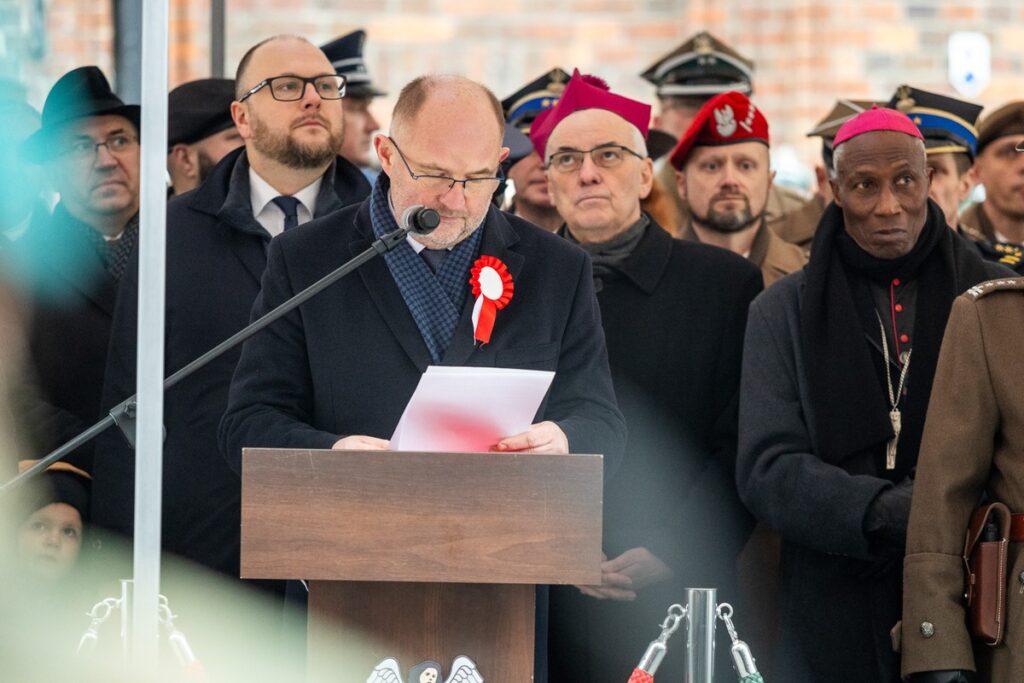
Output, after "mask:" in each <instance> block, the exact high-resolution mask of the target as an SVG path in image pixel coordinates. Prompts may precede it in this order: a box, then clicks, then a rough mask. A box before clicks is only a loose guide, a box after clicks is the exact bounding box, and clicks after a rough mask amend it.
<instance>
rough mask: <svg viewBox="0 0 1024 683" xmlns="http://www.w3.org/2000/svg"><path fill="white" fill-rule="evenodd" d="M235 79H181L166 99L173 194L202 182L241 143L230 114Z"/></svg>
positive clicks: (168, 154)
mask: <svg viewBox="0 0 1024 683" xmlns="http://www.w3.org/2000/svg"><path fill="white" fill-rule="evenodd" d="M234 99H235V81H234V80H233V79H231V78H200V79H199V80H196V81H189V82H188V83H182V84H181V85H179V86H178V87H177V88H175V89H174V90H172V91H171V94H170V95H169V96H168V100H167V172H168V173H169V174H170V176H171V186H172V187H173V188H174V194H185V193H186V192H188V191H189V190H191V189H193V188H195V187H197V186H198V185H200V184H201V183H202V182H203V181H204V180H206V177H207V176H208V175H210V171H212V170H213V167H214V166H216V165H217V162H219V161H220V160H221V159H223V158H224V157H226V156H227V155H228V153H230V152H232V151H234V150H236V149H238V148H239V147H241V145H242V137H241V136H240V135H239V134H238V129H237V128H235V122H234V120H233V119H232V118H231V102H232V101H234Z"/></svg>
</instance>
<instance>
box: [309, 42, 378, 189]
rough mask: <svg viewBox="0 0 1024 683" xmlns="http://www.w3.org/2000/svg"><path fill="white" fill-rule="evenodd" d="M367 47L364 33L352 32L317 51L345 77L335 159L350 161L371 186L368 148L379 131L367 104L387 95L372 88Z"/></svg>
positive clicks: (373, 173)
mask: <svg viewBox="0 0 1024 683" xmlns="http://www.w3.org/2000/svg"><path fill="white" fill-rule="evenodd" d="M365 43H366V31H363V30H362V29H359V30H356V31H352V33H349V34H346V35H344V36H342V37H341V38H338V39H337V40H334V41H332V42H330V43H327V44H326V45H321V46H320V49H321V50H323V51H324V54H325V55H327V59H329V60H331V65H332V66H333V67H334V70H335V71H336V72H337V73H338V75H339V76H344V77H345V79H346V81H347V84H346V86H345V105H344V107H343V114H344V119H345V136H344V138H343V140H342V143H341V147H340V148H339V149H338V155H339V156H341V157H344V158H346V159H348V160H349V161H351V162H352V163H353V164H355V165H356V166H358V167H359V168H360V170H362V172H363V174H364V175H366V177H367V179H368V180H370V182H373V180H374V179H375V178H376V177H377V173H378V171H377V169H376V168H374V167H373V166H372V161H371V159H370V147H371V146H372V143H373V137H372V136H373V134H374V132H376V131H377V129H379V128H380V122H379V121H377V119H376V117H374V115H373V112H371V111H370V103H371V102H373V99H374V98H375V97H384V96H385V95H387V93H386V92H384V91H383V90H381V89H380V88H378V87H377V86H375V85H374V84H373V81H372V80H371V78H370V71H369V69H367V68H366V61H365V60H364V59H363V45H364V44H365Z"/></svg>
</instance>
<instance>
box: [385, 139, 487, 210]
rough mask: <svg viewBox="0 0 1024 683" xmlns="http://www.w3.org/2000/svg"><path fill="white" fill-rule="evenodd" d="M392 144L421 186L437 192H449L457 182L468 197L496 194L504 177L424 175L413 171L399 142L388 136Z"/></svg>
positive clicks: (410, 173) (406, 167)
mask: <svg viewBox="0 0 1024 683" xmlns="http://www.w3.org/2000/svg"><path fill="white" fill-rule="evenodd" d="M388 140H390V141H391V144H392V145H394V147H395V151H396V152H398V158H399V159H401V160H402V163H403V164H405V170H407V171H408V172H409V176H410V177H411V178H412V179H413V180H415V181H418V182H419V183H420V187H422V188H423V189H425V190H427V191H429V192H432V193H433V192H436V193H437V194H444V193H445V192H448V191H449V190H451V189H452V188H453V187H455V184H456V183H460V184H461V185H462V191H463V192H464V193H465V194H466V196H467V197H490V196H491V195H492V194H494V191H495V190H497V189H498V185H500V184H501V181H502V180H503V178H501V177H500V176H487V177H485V178H452V177H451V176H446V175H423V174H418V173H413V172H412V167H410V166H409V162H408V161H406V159H405V155H404V154H402V150H401V149H399V147H398V143H397V142H395V141H394V139H393V138H391V137H388Z"/></svg>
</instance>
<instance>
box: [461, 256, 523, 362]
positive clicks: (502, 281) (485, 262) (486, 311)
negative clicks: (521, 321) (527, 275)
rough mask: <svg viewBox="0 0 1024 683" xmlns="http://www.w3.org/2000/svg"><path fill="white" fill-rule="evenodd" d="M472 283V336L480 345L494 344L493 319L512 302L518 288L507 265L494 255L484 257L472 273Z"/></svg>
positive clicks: (470, 281) (470, 279) (470, 278)
mask: <svg viewBox="0 0 1024 683" xmlns="http://www.w3.org/2000/svg"><path fill="white" fill-rule="evenodd" d="M469 284H471V285H473V296H474V297H476V303H474V304H473V337H474V339H476V340H477V341H478V342H480V343H481V344H487V343H489V342H490V341H491V332H493V331H494V319H495V317H497V315H498V311H500V310H501V309H503V308H505V306H507V305H508V302H509V301H511V300H512V292H513V291H514V290H515V285H514V284H513V282H512V275H511V274H510V273H509V272H508V266H506V265H505V264H504V263H502V262H501V261H500V260H499V259H496V258H494V257H493V256H486V255H485V256H481V257H480V258H478V259H477V260H476V263H474V264H473V269H472V270H470V271H469Z"/></svg>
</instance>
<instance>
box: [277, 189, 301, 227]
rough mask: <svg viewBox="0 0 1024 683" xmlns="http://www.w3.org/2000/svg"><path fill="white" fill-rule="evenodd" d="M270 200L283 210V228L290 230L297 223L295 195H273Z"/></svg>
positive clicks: (297, 206) (297, 210)
mask: <svg viewBox="0 0 1024 683" xmlns="http://www.w3.org/2000/svg"><path fill="white" fill-rule="evenodd" d="M270 201H272V202H274V203H275V204H277V208H279V209H281V211H283V212H284V229H285V230H290V229H291V228H294V227H295V226H297V225H298V224H299V200H298V199H296V198H295V197H287V196H281V197H274V198H273V199H271V200H270Z"/></svg>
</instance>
